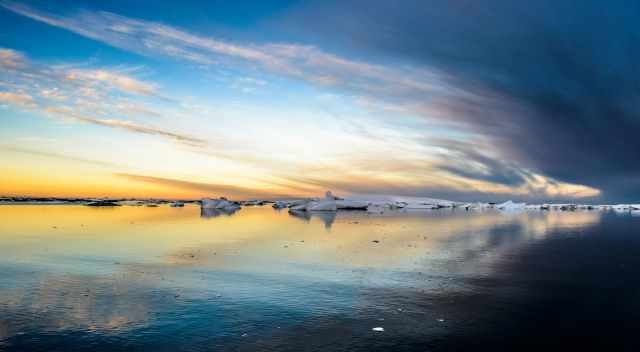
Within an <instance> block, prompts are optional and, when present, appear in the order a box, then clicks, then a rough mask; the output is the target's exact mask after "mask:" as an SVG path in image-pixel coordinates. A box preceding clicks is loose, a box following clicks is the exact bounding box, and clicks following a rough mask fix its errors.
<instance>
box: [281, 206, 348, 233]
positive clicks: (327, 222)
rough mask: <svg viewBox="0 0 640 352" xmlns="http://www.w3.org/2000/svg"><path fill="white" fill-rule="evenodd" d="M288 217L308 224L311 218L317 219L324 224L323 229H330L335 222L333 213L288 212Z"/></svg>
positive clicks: (334, 213)
mask: <svg viewBox="0 0 640 352" xmlns="http://www.w3.org/2000/svg"><path fill="white" fill-rule="evenodd" d="M289 215H291V216H293V217H294V218H298V219H302V220H304V221H306V222H310V221H311V219H312V218H318V219H320V220H321V221H322V223H324V228H325V229H327V230H330V229H331V225H333V222H334V221H335V220H336V215H337V213H336V212H335V211H296V210H292V211H289Z"/></svg>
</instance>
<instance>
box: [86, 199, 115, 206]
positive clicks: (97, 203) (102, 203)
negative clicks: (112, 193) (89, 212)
mask: <svg viewBox="0 0 640 352" xmlns="http://www.w3.org/2000/svg"><path fill="white" fill-rule="evenodd" d="M86 205H87V206H89V207H119V206H121V205H120V204H119V203H116V202H114V201H111V200H97V201H95V202H91V203H87V204H86Z"/></svg>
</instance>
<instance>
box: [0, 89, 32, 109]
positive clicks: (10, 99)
mask: <svg viewBox="0 0 640 352" xmlns="http://www.w3.org/2000/svg"><path fill="white" fill-rule="evenodd" d="M0 102H2V103H9V104H15V105H19V106H23V107H35V101H34V100H33V97H32V96H30V95H28V94H21V93H12V92H0Z"/></svg>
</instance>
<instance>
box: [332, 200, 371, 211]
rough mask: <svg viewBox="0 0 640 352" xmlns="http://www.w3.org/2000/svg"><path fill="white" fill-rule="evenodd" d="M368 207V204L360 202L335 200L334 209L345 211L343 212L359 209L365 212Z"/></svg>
mask: <svg viewBox="0 0 640 352" xmlns="http://www.w3.org/2000/svg"><path fill="white" fill-rule="evenodd" d="M368 206H369V202H366V201H360V200H346V199H342V200H336V208H337V209H345V210H349V209H351V210H355V209H361V210H365V209H367V207H368Z"/></svg>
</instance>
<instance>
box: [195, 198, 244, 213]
mask: <svg viewBox="0 0 640 352" xmlns="http://www.w3.org/2000/svg"><path fill="white" fill-rule="evenodd" d="M200 204H201V207H202V208H203V209H225V210H232V209H238V208H240V206H239V205H238V204H236V203H234V202H230V201H228V200H227V199H226V198H222V197H221V198H220V199H210V198H203V199H202V200H201V201H200Z"/></svg>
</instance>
